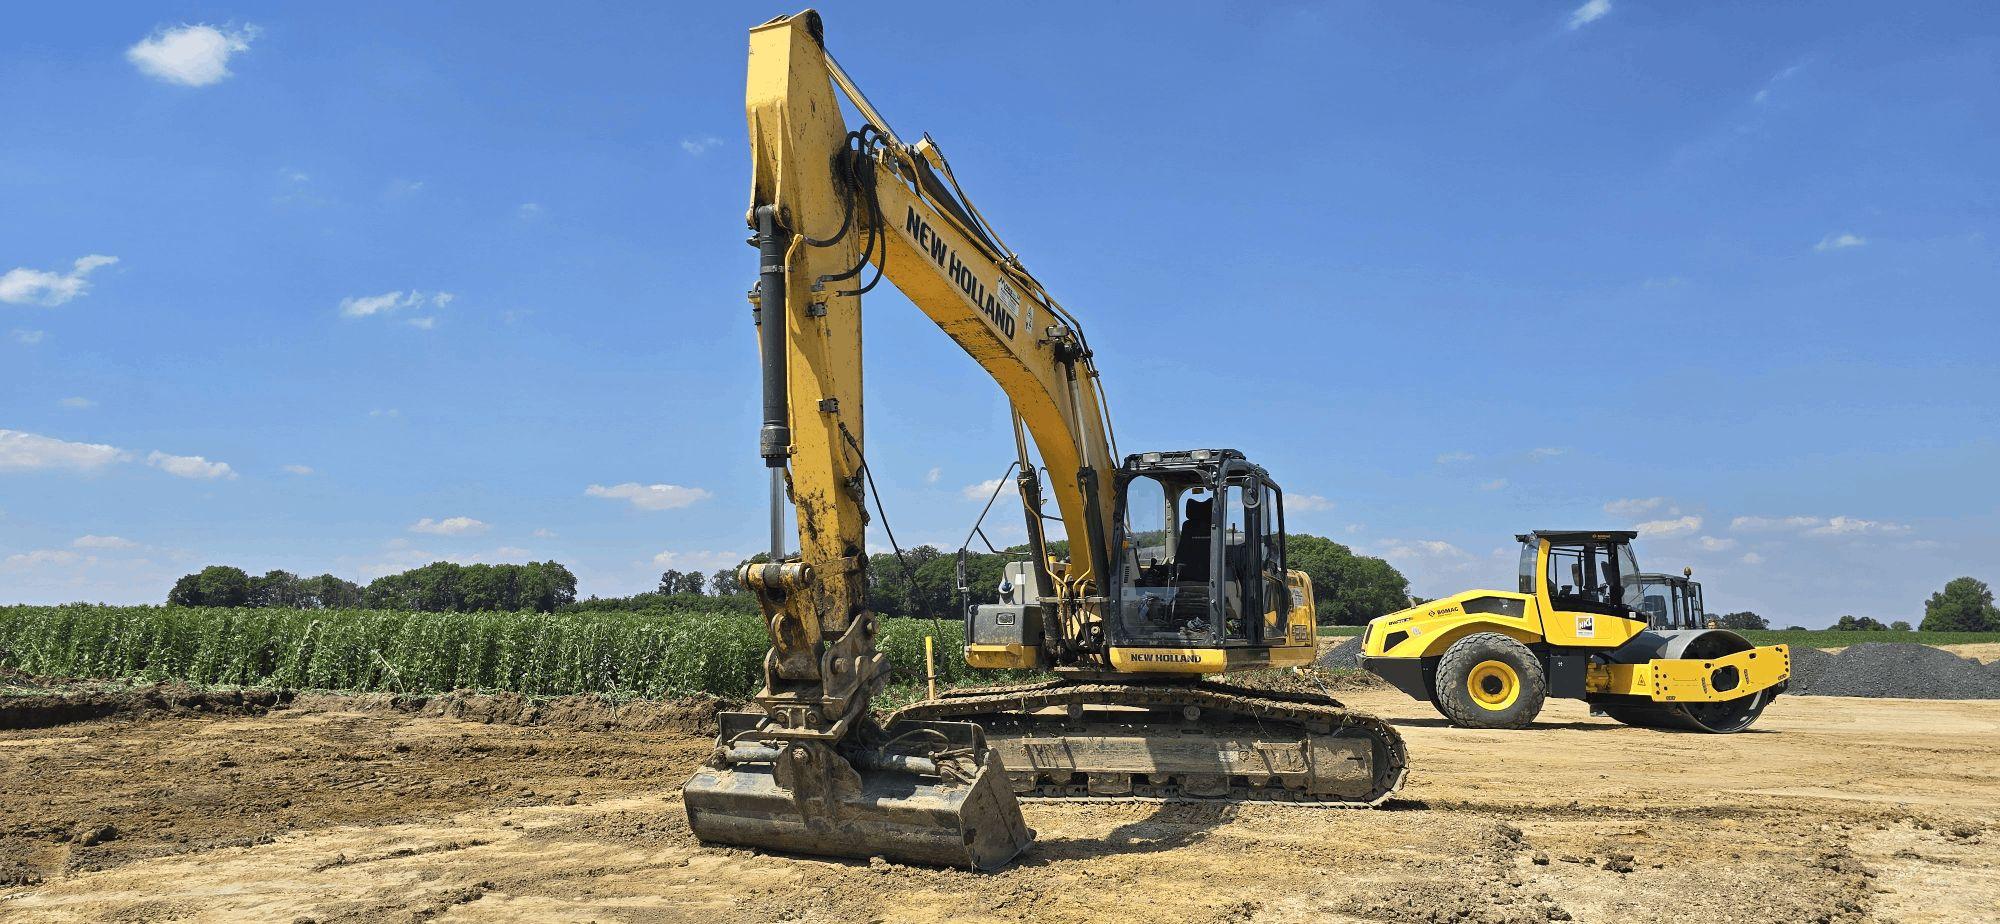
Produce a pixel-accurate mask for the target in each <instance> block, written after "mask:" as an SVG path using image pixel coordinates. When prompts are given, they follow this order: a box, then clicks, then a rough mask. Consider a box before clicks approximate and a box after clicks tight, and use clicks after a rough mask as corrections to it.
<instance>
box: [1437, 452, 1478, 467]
mask: <svg viewBox="0 0 2000 924" xmlns="http://www.w3.org/2000/svg"><path fill="white" fill-rule="evenodd" d="M1473 458H1474V456H1473V455H1472V453H1469V452H1446V453H1439V454H1438V460H1437V461H1438V464H1439V465H1450V464H1452V463H1454V462H1470V461H1472V460H1473Z"/></svg>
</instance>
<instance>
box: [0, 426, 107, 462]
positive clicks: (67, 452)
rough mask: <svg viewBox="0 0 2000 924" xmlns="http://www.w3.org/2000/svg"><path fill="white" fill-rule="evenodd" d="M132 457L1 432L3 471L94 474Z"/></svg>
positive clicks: (34, 435)
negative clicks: (62, 470) (57, 471)
mask: <svg viewBox="0 0 2000 924" xmlns="http://www.w3.org/2000/svg"><path fill="white" fill-rule="evenodd" d="M130 458H132V454H131V453H129V452H126V451H125V450H123V449H119V448H118V447H116V446H106V445H104V444H102V443H72V442H70V441H68V440H59V439H56V438H55V437H52V436H42V435H40V434H37V433H26V432H23V431H20V430H0V472H32V471H40V470H43V469H66V470H69V471H73V472H94V471H97V470H98V469H101V468H103V467H105V466H107V465H110V464H111V463H113V462H123V461H126V460H128V459H130Z"/></svg>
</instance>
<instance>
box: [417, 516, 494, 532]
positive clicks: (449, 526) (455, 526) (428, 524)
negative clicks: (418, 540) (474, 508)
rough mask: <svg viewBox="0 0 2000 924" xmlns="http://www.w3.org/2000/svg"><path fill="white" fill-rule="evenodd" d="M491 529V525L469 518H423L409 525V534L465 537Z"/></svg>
mask: <svg viewBox="0 0 2000 924" xmlns="http://www.w3.org/2000/svg"><path fill="white" fill-rule="evenodd" d="M492 528H493V527H492V526H491V525H489V524H487V523H483V522H481V521H479V520H475V519H473V518H471V517H445V518H444V519H442V520H433V519H431V518H430V517H424V518H423V519H421V520H418V521H417V522H415V523H411V524H410V532H413V533H429V534H430V535H433V536H466V535H471V534H474V533H483V532H485V531H487V530H489V529H492Z"/></svg>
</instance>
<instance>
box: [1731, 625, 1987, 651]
mask: <svg viewBox="0 0 2000 924" xmlns="http://www.w3.org/2000/svg"><path fill="white" fill-rule="evenodd" d="M1743 637H1744V638H1747V639H1749V640H1750V641H1752V642H1755V643H1757V644H1759V645H1799V646H1804V647H1807V648H1845V647H1847V646H1849V645H1858V644H1861V643H1862V642H1907V643H1909V644H1912V645H1972V644H1978V643H1981V642H2000V632H1897V631H1895V630H1889V631H1875V632H1836V631H1834V630H1832V629H1745V630H1743Z"/></svg>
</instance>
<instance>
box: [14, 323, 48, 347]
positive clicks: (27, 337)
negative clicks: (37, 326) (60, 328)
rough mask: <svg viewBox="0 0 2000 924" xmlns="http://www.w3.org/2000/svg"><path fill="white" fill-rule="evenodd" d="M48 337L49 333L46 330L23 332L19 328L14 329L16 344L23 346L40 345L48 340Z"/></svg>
mask: <svg viewBox="0 0 2000 924" xmlns="http://www.w3.org/2000/svg"><path fill="white" fill-rule="evenodd" d="M48 335H49V332H48V331H45V330H23V329H21V328H19V327H16V328H14V342H15V343H18V344H21V345H22V346H34V345H35V344H37V343H40V342H42V341H43V340H44V339H46V338H47V337H48Z"/></svg>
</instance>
